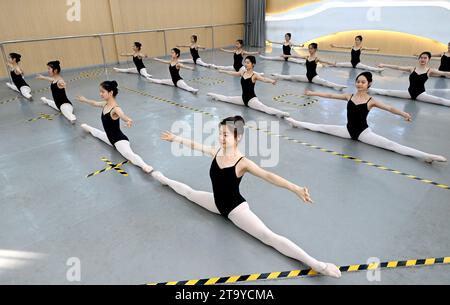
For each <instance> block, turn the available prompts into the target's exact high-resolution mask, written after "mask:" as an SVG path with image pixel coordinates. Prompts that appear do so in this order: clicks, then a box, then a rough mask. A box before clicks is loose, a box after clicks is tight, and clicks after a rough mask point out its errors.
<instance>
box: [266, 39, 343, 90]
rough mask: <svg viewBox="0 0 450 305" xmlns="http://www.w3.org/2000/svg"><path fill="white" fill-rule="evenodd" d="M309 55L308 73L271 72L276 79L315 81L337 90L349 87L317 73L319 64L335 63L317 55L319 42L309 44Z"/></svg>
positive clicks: (332, 64)
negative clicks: (286, 73)
mask: <svg viewBox="0 0 450 305" xmlns="http://www.w3.org/2000/svg"><path fill="white" fill-rule="evenodd" d="M308 50H309V56H304V57H303V58H304V59H305V60H306V62H305V64H306V75H283V74H276V73H273V74H271V75H272V76H273V77H275V78H276V79H283V80H291V81H297V82H303V83H314V84H317V85H321V86H324V87H330V88H334V89H336V90H343V89H345V88H347V86H345V85H338V84H335V83H332V82H330V81H327V80H325V79H323V78H320V77H319V75H318V74H317V64H318V63H323V64H326V65H329V66H334V65H335V63H332V62H328V61H325V60H322V59H320V58H319V57H317V43H315V42H313V43H311V44H310V45H309V46H308Z"/></svg>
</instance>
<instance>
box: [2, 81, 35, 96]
mask: <svg viewBox="0 0 450 305" xmlns="http://www.w3.org/2000/svg"><path fill="white" fill-rule="evenodd" d="M6 86H8V87H9V88H10V89H12V90H14V91H17V92H19V93H21V94H22V95H23V96H24V97H25V98H27V99H30V98H32V96H31V88H30V87H28V86H22V87H20V90H19V89H17V87H16V85H14V84H11V83H6Z"/></svg>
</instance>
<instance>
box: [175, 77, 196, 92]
mask: <svg viewBox="0 0 450 305" xmlns="http://www.w3.org/2000/svg"><path fill="white" fill-rule="evenodd" d="M177 87H178V88H180V89H183V90H186V91H189V92H192V93H197V92H198V89H195V88H192V87H191V86H189V85H188V84H186V82H185V81H184V80H182V79H181V80H179V81H178V82H177Z"/></svg>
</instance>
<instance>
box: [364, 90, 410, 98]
mask: <svg viewBox="0 0 450 305" xmlns="http://www.w3.org/2000/svg"><path fill="white" fill-rule="evenodd" d="M369 93H370V94H378V95H386V96H392V97H398V98H404V99H411V95H410V94H409V92H408V91H407V90H390V89H376V88H369Z"/></svg>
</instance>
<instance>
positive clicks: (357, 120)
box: [286, 72, 447, 163]
mask: <svg viewBox="0 0 450 305" xmlns="http://www.w3.org/2000/svg"><path fill="white" fill-rule="evenodd" d="M371 84H372V74H371V73H370V72H363V73H361V74H360V75H358V77H357V78H356V89H357V90H358V91H357V93H356V94H332V93H320V92H312V91H308V90H307V91H306V92H305V94H306V95H308V96H319V97H325V98H332V99H337V100H344V101H347V126H339V125H323V124H313V123H307V122H299V121H296V120H294V119H292V118H287V119H286V121H287V122H288V123H289V124H291V125H292V126H293V127H301V128H306V129H309V130H312V131H318V132H323V133H327V134H331V135H334V136H338V137H341V138H346V139H353V140H359V141H361V142H364V143H366V144H370V145H373V146H377V147H381V148H384V149H387V150H391V151H394V152H396V153H399V154H402V155H406V156H412V157H415V158H419V159H422V160H424V161H425V162H428V163H431V162H433V161H439V162H445V161H447V160H446V159H445V158H444V157H442V156H437V155H432V154H429V153H425V152H422V151H419V150H417V149H414V148H410V147H407V146H403V145H400V144H398V143H396V142H394V141H391V140H388V139H386V138H383V137H381V136H379V135H377V134H375V133H374V132H372V130H371V129H370V128H369V126H368V125H367V115H368V114H369V111H370V110H371V109H372V108H379V109H382V110H386V111H389V112H391V113H393V114H396V115H399V116H402V117H403V118H404V119H405V120H406V121H411V115H410V114H408V113H406V112H403V111H401V110H398V109H396V108H394V107H392V106H389V105H386V104H384V103H382V102H380V101H378V100H375V99H373V98H372V97H370V96H369V94H368V89H369V87H370V85H371Z"/></svg>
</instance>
